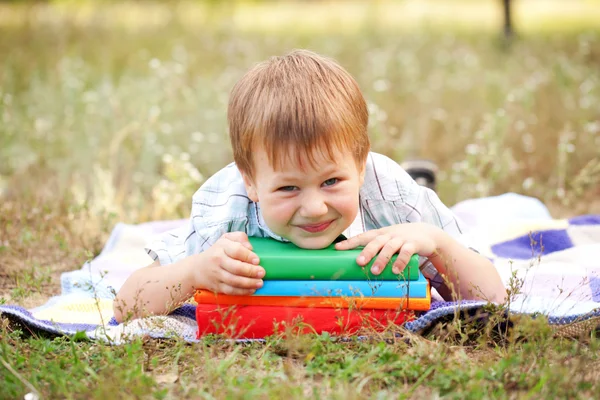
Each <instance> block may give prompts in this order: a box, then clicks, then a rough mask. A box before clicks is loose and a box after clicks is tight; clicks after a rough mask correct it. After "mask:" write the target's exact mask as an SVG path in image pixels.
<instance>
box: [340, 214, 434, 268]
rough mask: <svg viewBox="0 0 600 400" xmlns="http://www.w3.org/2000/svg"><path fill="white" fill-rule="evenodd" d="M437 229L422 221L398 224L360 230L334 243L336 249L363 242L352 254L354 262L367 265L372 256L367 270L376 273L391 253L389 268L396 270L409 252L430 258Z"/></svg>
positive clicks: (350, 246)
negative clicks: (365, 230) (354, 254)
mask: <svg viewBox="0 0 600 400" xmlns="http://www.w3.org/2000/svg"><path fill="white" fill-rule="evenodd" d="M440 232H443V231H442V230H441V229H439V228H438V227H436V226H434V225H430V224H424V223H412V224H398V225H392V226H388V227H385V228H381V229H375V230H372V231H367V232H364V233H361V234H360V235H357V236H354V237H351V238H349V239H346V240H343V241H341V242H338V243H336V244H335V248H336V249H337V250H350V249H354V248H356V247H358V246H365V248H364V249H363V250H362V251H361V253H360V254H359V255H358V257H357V258H356V263H357V264H358V265H360V266H361V267H362V266H365V265H367V264H368V263H369V262H370V261H371V259H373V257H375V256H377V253H379V255H378V256H377V259H376V260H375V262H374V263H373V265H372V266H371V273H373V274H375V275H379V274H380V273H381V271H383V269H384V268H385V266H386V265H387V263H388V262H389V261H390V259H391V258H392V256H393V255H394V254H398V258H397V259H396V261H395V262H394V265H393V266H392V271H393V272H394V273H395V274H399V273H400V272H402V271H403V270H404V268H405V267H406V264H408V262H409V261H410V257H411V256H412V255H413V254H419V255H420V256H423V257H428V258H433V257H434V256H436V255H437V247H438V245H437V240H438V239H437V238H439V237H440Z"/></svg>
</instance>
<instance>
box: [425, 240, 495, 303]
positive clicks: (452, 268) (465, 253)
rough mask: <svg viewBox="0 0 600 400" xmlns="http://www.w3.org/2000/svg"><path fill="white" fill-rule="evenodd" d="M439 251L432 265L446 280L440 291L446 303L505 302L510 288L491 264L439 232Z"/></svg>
mask: <svg viewBox="0 0 600 400" xmlns="http://www.w3.org/2000/svg"><path fill="white" fill-rule="evenodd" d="M438 233H439V238H438V239H437V251H436V252H435V254H433V255H431V256H430V257H429V261H431V263H432V264H433V266H434V267H435V268H436V269H437V271H438V272H439V273H440V274H441V275H442V277H444V279H445V282H444V284H443V285H441V286H440V287H439V288H438V292H439V293H440V295H441V296H442V297H443V298H444V299H446V300H457V299H466V300H478V299H483V300H489V301H492V302H496V303H502V302H504V300H505V298H506V288H505V287H504V284H503V283H502V279H501V278H500V275H499V274H498V271H497V270H496V268H495V267H494V265H493V264H492V262H491V261H490V260H488V259H487V258H485V257H483V256H482V255H481V254H479V253H477V252H475V251H473V250H471V249H469V248H467V247H465V246H463V245H462V244H460V243H459V242H457V241H456V240H455V239H454V238H452V236H450V235H449V234H447V233H446V232H444V231H438Z"/></svg>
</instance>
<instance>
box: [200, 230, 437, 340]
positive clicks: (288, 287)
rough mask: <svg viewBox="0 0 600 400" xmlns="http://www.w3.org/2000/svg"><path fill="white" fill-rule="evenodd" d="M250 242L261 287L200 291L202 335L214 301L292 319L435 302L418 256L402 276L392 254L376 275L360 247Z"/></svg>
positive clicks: (410, 307)
mask: <svg viewBox="0 0 600 400" xmlns="http://www.w3.org/2000/svg"><path fill="white" fill-rule="evenodd" d="M250 243H251V244H252V247H253V250H254V252H255V253H256V254H257V255H258V256H259V258H260V265H261V266H262V267H263V268H264V269H265V272H266V274H265V277H264V278H263V287H261V288H260V289H258V290H256V292H255V293H254V294H253V295H251V296H234V295H224V294H216V293H213V292H210V291H206V290H198V291H197V292H196V293H195V295H194V299H195V300H196V302H197V303H198V309H197V313H196V316H197V319H198V325H199V328H200V329H199V335H200V332H201V331H202V328H203V326H202V325H206V315H207V314H206V313H207V312H209V311H211V310H212V308H211V307H210V306H215V305H217V306H233V305H235V306H244V307H245V308H246V310H245V311H246V312H248V311H253V312H254V314H256V315H255V320H256V319H257V318H259V317H260V315H263V314H264V313H267V314H269V315H271V316H274V315H275V314H278V315H279V314H281V313H284V314H285V315H286V316H288V317H289V316H293V314H294V313H295V314H297V315H298V316H301V317H302V316H308V315H315V313H316V314H318V315H319V320H322V319H323V318H327V317H326V316H327V315H331V316H334V315H336V313H335V312H334V310H338V314H339V310H340V309H342V310H355V311H358V312H361V311H364V312H370V314H369V315H373V313H372V312H375V314H377V315H379V314H381V313H382V312H386V313H385V315H389V311H396V312H404V311H407V310H408V311H426V310H429V308H430V306H431V292H430V287H429V282H428V281H427V279H425V277H424V276H423V275H422V274H421V271H420V270H419V265H418V256H417V255H414V256H413V257H412V258H411V260H410V262H409V263H408V265H407V266H406V268H405V269H404V271H402V272H401V273H400V274H394V273H393V272H392V264H393V263H394V261H395V259H396V256H394V257H392V259H391V260H390V261H389V263H388V265H387V266H386V268H385V269H384V270H383V272H382V273H381V274H379V275H373V274H372V273H371V272H370V267H371V264H372V263H373V262H374V260H371V263H369V264H368V265H366V266H365V267H360V266H359V265H358V264H357V263H356V258H357V257H358V255H359V254H360V252H361V249H354V250H345V251H338V250H335V248H334V246H333V245H331V246H329V247H327V248H325V249H320V250H307V249H301V248H299V247H297V246H295V245H293V244H291V243H282V242H278V241H276V240H273V239H267V238H250ZM244 307H242V308H244ZM248 307H252V308H251V309H250V310H248V309H247V308H248ZM273 312H275V314H273ZM345 315H348V312H347V311H346V313H345ZM403 315H404V314H403ZM271 324H272V322H271ZM213 325H214V323H213ZM204 328H206V326H204ZM318 330H319V329H317V331H318ZM213 333H214V332H213Z"/></svg>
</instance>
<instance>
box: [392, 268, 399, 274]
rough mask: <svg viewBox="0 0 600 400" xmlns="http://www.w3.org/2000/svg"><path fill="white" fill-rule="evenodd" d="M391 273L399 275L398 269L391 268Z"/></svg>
mask: <svg viewBox="0 0 600 400" xmlns="http://www.w3.org/2000/svg"><path fill="white" fill-rule="evenodd" d="M392 272H393V273H394V274H399V273H400V271H398V268H392Z"/></svg>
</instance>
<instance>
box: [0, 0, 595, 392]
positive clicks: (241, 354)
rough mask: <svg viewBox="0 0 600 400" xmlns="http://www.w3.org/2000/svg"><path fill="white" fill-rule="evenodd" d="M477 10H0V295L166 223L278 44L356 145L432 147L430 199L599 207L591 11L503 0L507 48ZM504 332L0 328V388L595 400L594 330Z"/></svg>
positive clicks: (483, 8) (46, 287) (34, 294)
mask: <svg viewBox="0 0 600 400" xmlns="http://www.w3.org/2000/svg"><path fill="white" fill-rule="evenodd" d="M499 3H500V2H494V1H491V0H490V1H488V2H482V1H480V2H475V1H469V0H460V1H447V2H440V1H437V2H436V1H424V2H410V1H409V2H386V1H372V2H316V1H313V2H307V3H302V4H299V3H297V2H293V1H285V2H283V1H281V2H250V1H248V2H240V1H237V2H231V3H228V4H225V3H224V2H218V1H212V2H210V1H207V2H198V3H188V2H165V3H158V2H149V3H139V2H125V3H110V2H107V3H103V2H98V3H92V2H77V3H76V2H52V3H27V2H25V3H19V2H16V3H0V66H1V68H0V303H11V304H12V303H17V304H20V305H23V306H26V307H33V306H37V305H41V304H43V303H44V302H45V301H46V300H47V299H48V297H49V296H51V295H56V294H58V292H59V290H60V281H59V278H60V273H61V272H64V271H68V270H72V269H76V268H79V267H80V266H81V264H82V263H83V262H84V261H86V260H88V259H89V258H91V257H94V256H95V255H97V254H98V253H99V251H100V250H101V248H102V246H103V245H104V242H105V240H106V238H107V236H108V234H109V232H110V231H111V229H112V228H113V226H114V224H115V223H116V222H118V221H124V222H131V223H135V222H143V221H149V220H157V219H170V218H181V217H185V216H187V215H188V213H189V207H190V197H191V195H192V193H193V192H194V191H195V190H196V188H197V187H198V186H199V185H200V184H201V183H202V182H203V180H204V179H205V178H206V177H208V176H210V175H211V174H212V173H214V172H215V171H217V170H218V169H220V168H221V167H222V166H223V165H225V164H226V163H228V162H230V161H231V152H230V149H229V143H228V139H227V126H226V114H225V113H226V106H227V98H228V93H229V90H230V89H231V87H232V85H233V84H234V82H235V81H236V80H237V79H238V78H239V77H241V75H242V74H243V73H244V71H245V70H246V69H248V68H249V67H250V66H252V65H253V64H254V63H257V62H259V61H261V60H263V59H265V58H268V57H270V56H272V55H278V54H283V53H286V52H288V51H290V50H291V49H294V48H309V49H311V50H314V51H317V52H320V53H323V54H326V55H328V56H331V57H334V58H336V59H337V60H338V61H339V62H340V63H341V64H342V65H343V66H345V67H346V68H347V69H348V70H349V71H350V72H351V73H352V74H353V75H354V76H355V77H356V79H357V80H358V82H359V84H360V85H361V88H362V89H363V91H364V94H365V96H366V98H367V100H368V102H369V109H370V133H371V138H372V143H373V149H374V150H375V151H378V152H381V153H384V154H387V155H389V156H391V157H393V158H395V159H397V160H399V161H400V160H402V159H404V158H417V157H424V158H430V159H432V160H435V161H436V162H437V163H438V165H439V167H440V175H439V179H440V187H439V194H440V197H441V198H442V200H443V201H444V202H445V203H446V204H449V205H451V204H454V203H456V202H457V201H460V200H463V199H467V198H472V197H479V196H486V195H494V194H499V193H504V192H507V191H514V192H519V193H523V194H527V195H530V196H535V197H538V198H540V199H541V200H543V201H544V202H545V203H546V204H547V205H548V206H549V208H550V210H551V211H552V213H553V215H554V216H556V217H564V216H572V215H579V214H585V213H600V201H599V200H598V199H599V198H600V150H599V149H600V106H599V105H600V26H598V24H597V21H599V20H600V2H597V1H572V2H560V1H549V0H540V1H531V0H530V1H525V0H523V1H517V2H516V9H515V24H516V32H517V35H516V36H515V37H514V38H513V39H512V40H511V41H510V42H507V41H506V40H504V39H503V38H502V36H501V34H500V33H501V23H500V20H499V17H500V8H499ZM515 326H516V328H515V329H514V330H512V331H505V332H497V331H492V330H491V329H488V328H485V327H483V328H482V327H476V326H463V325H461V324H460V323H459V322H454V323H449V324H448V325H447V326H445V327H443V329H440V330H439V331H436V333H433V334H431V336H428V337H414V336H410V335H408V334H407V333H405V332H402V331H401V330H397V329H396V330H395V331H394V332H388V333H386V334H382V335H378V336H374V337H373V340H370V341H366V342H358V341H351V342H347V343H346V342H339V341H337V340H335V339H332V338H330V337H327V336H319V337H304V338H296V339H293V340H292V339H282V338H272V339H270V340H268V341H267V343H266V344H260V345H258V344H253V345H243V346H242V345H232V344H229V343H226V342H222V341H217V340H214V338H211V339H210V340H207V341H205V342H204V343H202V344H200V345H194V346H190V345H187V344H185V343H183V342H179V341H156V340H149V339H140V340H137V341H135V342H134V343H132V344H130V345H125V346H120V347H109V346H104V345H101V344H98V343H90V342H87V341H85V340H81V338H74V339H69V338H51V337H40V336H38V335H36V334H31V333H28V332H27V331H25V332H22V331H20V330H19V329H15V327H14V326H8V324H7V321H6V320H2V321H1V323H0V346H1V347H0V363H1V364H2V365H0V381H1V382H3V384H2V385H0V398H21V397H22V396H23V395H24V394H25V393H27V392H34V393H35V392H39V393H41V394H42V395H43V397H48V398H56V397H74V398H102V397H104V398H107V397H108V398H113V397H125V398H138V397H154V398H180V397H183V398H196V397H201V398H250V397H258V398H281V397H288V398H304V397H316V398H322V397H324V398H344V399H346V398H362V397H375V398H389V397H402V398H405V397H411V396H412V397H414V398H423V397H426V398H429V397H436V396H447V397H450V398H482V397H491V398H521V397H533V398H548V397H559V398H562V397H569V398H572V397H580V398H597V395H598V394H599V393H600V385H599V384H598V374H597V372H596V371H595V369H597V368H598V365H600V361H599V358H598V355H597V354H598V348H599V345H600V343H599V342H598V340H597V339H596V338H595V337H594V336H586V337H583V338H579V340H571V339H565V338H561V337H557V336H556V335H555V334H554V332H553V331H552V329H551V328H550V327H549V326H548V325H547V324H546V323H545V322H544V320H543V318H539V319H536V320H529V319H523V320H522V321H519V323H518V324H516V325H515ZM393 333H397V334H398V335H399V336H398V337H399V339H398V337H397V338H396V339H392V338H394V335H393ZM247 371H253V373H252V374H248V373H247Z"/></svg>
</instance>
